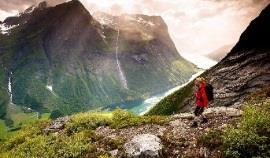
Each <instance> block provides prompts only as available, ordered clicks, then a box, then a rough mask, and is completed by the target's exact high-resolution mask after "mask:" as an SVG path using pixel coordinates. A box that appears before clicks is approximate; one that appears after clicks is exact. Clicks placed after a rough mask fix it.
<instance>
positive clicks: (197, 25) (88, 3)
mask: <svg viewBox="0 0 270 158" xmlns="http://www.w3.org/2000/svg"><path fill="white" fill-rule="evenodd" d="M39 1H40V0H1V1H0V20H3V19H4V18H5V17H7V16H9V15H14V14H16V13H18V12H19V11H22V10H24V9H26V8H27V7H28V6H30V5H31V4H34V3H38V2H39ZM63 1H65V0H49V2H50V3H51V4H52V5H55V4H57V3H61V2H63ZM81 2H82V3H83V4H84V6H85V7H86V8H87V9H88V10H89V12H90V13H91V14H93V13H94V12H97V11H103V12H107V13H110V14H114V15H120V14H124V13H131V14H133V13H134V14H135V13H139V14H147V15H160V16H162V17H163V19H164V20H165V22H166V23H167V25H168V28H169V33H170V35H171V37H172V39H173V41H174V43H175V45H176V47H177V49H178V51H179V52H180V54H181V55H183V56H186V55H187V54H188V55H189V56H190V54H194V55H196V56H200V55H205V54H209V53H211V52H213V51H214V50H216V49H219V48H221V47H223V46H224V45H232V46H233V45H234V44H235V43H236V42H237V41H238V39H239V37H240V35H241V33H242V32H243V31H244V30H245V28H246V27H247V26H248V24H249V23H250V22H251V20H253V19H254V18H255V17H257V16H258V15H259V13H260V12H261V10H262V9H263V8H265V7H266V6H267V4H269V3H270V0H81ZM228 51H229V50H228Z"/></svg>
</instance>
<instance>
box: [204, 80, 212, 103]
mask: <svg viewBox="0 0 270 158" xmlns="http://www.w3.org/2000/svg"><path fill="white" fill-rule="evenodd" d="M205 91H206V95H207V99H208V101H212V100H214V88H213V86H212V85H211V84H209V83H207V84H206V87H205Z"/></svg>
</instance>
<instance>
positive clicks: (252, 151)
mask: <svg viewBox="0 0 270 158" xmlns="http://www.w3.org/2000/svg"><path fill="white" fill-rule="evenodd" d="M269 116H270V103H263V104H258V105H249V106H247V107H246V108H245V109H244V115H243V118H242V120H241V123H240V127H239V128H229V129H227V130H226V131H225V133H224V135H223V143H224V152H225V155H226V156H227V157H235V158H240V157H270V152H269V151H270V146H269V144H270V117H269Z"/></svg>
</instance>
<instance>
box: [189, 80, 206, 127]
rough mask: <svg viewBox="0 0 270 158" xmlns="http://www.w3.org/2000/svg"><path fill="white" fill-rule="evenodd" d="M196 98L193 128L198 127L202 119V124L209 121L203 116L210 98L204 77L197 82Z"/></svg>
mask: <svg viewBox="0 0 270 158" xmlns="http://www.w3.org/2000/svg"><path fill="white" fill-rule="evenodd" d="M195 98H196V108H195V111H194V114H195V118H194V122H193V124H192V127H198V121H199V120H200V119H202V121H201V123H207V119H206V118H205V117H204V115H203V111H204V109H205V108H206V107H207V106H208V98H207V94H206V82H205V79H204V78H203V77H199V78H197V79H196V80H195Z"/></svg>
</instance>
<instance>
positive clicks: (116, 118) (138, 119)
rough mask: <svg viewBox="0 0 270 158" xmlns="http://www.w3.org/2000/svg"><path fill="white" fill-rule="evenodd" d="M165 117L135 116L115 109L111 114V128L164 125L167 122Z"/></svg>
mask: <svg viewBox="0 0 270 158" xmlns="http://www.w3.org/2000/svg"><path fill="white" fill-rule="evenodd" d="M168 121H169V119H168V117H165V116H136V115H134V114H132V113H131V112H128V111H127V110H122V109H116V110H115V111H114V112H113V118H112V125H111V126H112V127H113V128H125V127H129V126H139V125H144V124H151V123H152V124H164V123H166V122H168Z"/></svg>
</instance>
